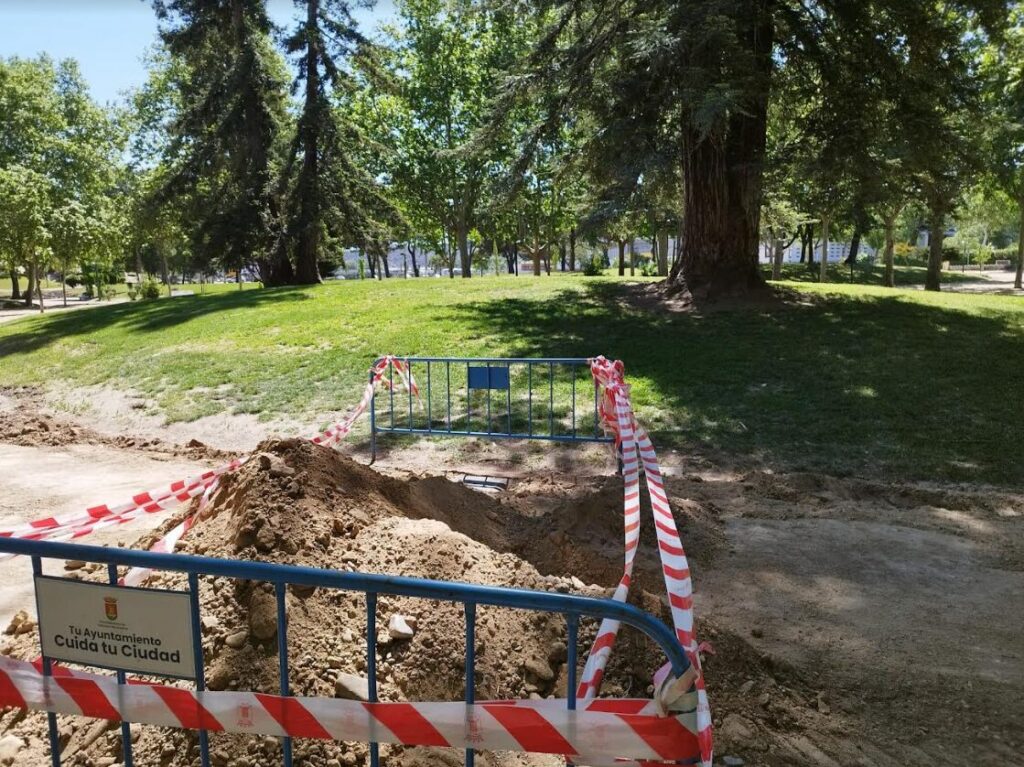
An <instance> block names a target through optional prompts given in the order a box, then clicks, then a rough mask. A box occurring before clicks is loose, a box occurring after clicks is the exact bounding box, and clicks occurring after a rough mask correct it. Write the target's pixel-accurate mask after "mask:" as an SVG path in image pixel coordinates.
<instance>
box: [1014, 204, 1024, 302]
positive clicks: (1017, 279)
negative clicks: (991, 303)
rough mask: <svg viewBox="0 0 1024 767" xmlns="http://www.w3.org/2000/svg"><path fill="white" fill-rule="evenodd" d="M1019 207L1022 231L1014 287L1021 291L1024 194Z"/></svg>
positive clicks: (1023, 256) (1023, 268)
mask: <svg viewBox="0 0 1024 767" xmlns="http://www.w3.org/2000/svg"><path fill="white" fill-rule="evenodd" d="M1017 206H1018V208H1019V209H1020V229H1019V230H1018V234H1017V274H1016V276H1015V277H1014V278H1013V287H1015V288H1016V289H1017V290H1020V289H1021V288H1022V284H1021V278H1022V277H1024V194H1022V195H1021V197H1020V199H1019V200H1018V201H1017Z"/></svg>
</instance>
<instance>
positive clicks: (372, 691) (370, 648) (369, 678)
mask: <svg viewBox="0 0 1024 767" xmlns="http://www.w3.org/2000/svg"><path fill="white" fill-rule="evenodd" d="M366 687H367V692H368V695H367V696H366V697H367V698H369V699H370V703H376V702H377V595H376V594H375V593H374V592H372V591H368V592H367V593H366ZM373 726H374V725H372V724H371V728H372V727H373ZM370 734H371V738H370V767H379V765H380V746H379V745H378V743H377V739H376V738H375V737H372V735H373V730H372V729H371V730H370Z"/></svg>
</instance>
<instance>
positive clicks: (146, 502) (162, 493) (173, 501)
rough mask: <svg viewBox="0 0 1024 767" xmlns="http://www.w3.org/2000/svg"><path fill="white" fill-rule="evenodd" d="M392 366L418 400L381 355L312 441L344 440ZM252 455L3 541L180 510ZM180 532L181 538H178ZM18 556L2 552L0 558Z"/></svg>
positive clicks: (411, 383) (391, 360) (79, 533)
mask: <svg viewBox="0 0 1024 767" xmlns="http://www.w3.org/2000/svg"><path fill="white" fill-rule="evenodd" d="M389 366H393V367H394V369H395V370H396V371H398V374H399V379H400V382H401V383H402V384H403V385H404V386H405V387H406V388H408V389H409V390H410V391H412V392H413V393H414V394H416V396H417V397H419V389H418V387H417V386H416V382H415V380H414V379H413V377H412V375H411V371H410V370H409V366H408V365H407V364H406V363H404V362H403V361H402V360H400V359H398V358H397V357H394V356H387V357H382V358H381V359H380V360H378V361H377V363H376V364H375V365H374V366H373V368H372V373H373V378H372V381H371V382H370V383H368V384H367V385H366V387H365V389H364V392H363V397H362V399H361V400H360V402H359V403H358V405H357V406H356V407H355V408H354V409H353V411H352V412H351V413H349V414H348V415H347V416H346V417H345V418H344V419H342V420H341V421H339V422H338V423H336V424H333V425H332V426H330V427H328V428H327V429H325V430H324V431H323V432H321V433H320V434H318V435H316V436H314V437H312V438H311V441H312V442H314V443H315V444H318V445H325V446H333V445H336V444H337V443H338V442H340V441H341V440H342V439H343V438H344V437H346V436H347V435H348V433H349V432H350V431H351V429H352V425H353V424H354V423H355V421H356V420H357V419H358V418H359V416H360V415H362V414H363V413H364V412H365V411H366V408H367V407H368V406H369V404H370V402H371V401H372V397H373V392H374V389H375V387H376V386H377V385H381V384H382V385H384V386H390V381H389V380H386V379H385V378H384V375H385V373H386V372H387V369H388V367H389ZM250 457H251V456H245V457H242V458H238V459H235V460H233V461H229V462H228V463H226V464H224V465H223V466H218V467H217V468H215V469H211V470H210V471H206V472H203V473H202V474H199V475H197V476H194V477H189V478H186V479H182V480H178V481H176V482H172V483H170V484H168V485H165V486H163V487H160V488H156V489H153V490H148V491H145V492H142V493H138V494H136V495H134V496H132V498H131V499H130V500H128V501H124V502H122V503H118V504H114V505H108V504H100V505H98V506H92V507H89V508H87V509H86V510H85V511H82V512H74V513H72V514H66V515H63V516H52V517H45V518H43V519H37V520H33V521H32V522H28V523H25V524H21V525H16V526H14V527H10V528H7V529H2V530H0V537H14V538H27V539H30V540H69V539H76V538H81V537H84V536H86V535H89V534H91V533H93V532H95V531H96V530H101V529H103V528H106V527H112V526H115V525H122V524H125V523H128V522H132V521H134V520H135V519H138V518H139V517H140V516H142V515H143V514H153V513H158V512H162V511H167V510H169V509H173V508H176V507H177V506H180V505H181V504H182V503H185V502H187V501H190V500H192V499H193V498H195V497H197V496H199V495H202V494H203V493H206V492H207V491H209V490H210V489H211V488H212V487H215V485H216V481H217V479H218V478H219V477H220V476H222V475H223V474H226V473H227V472H230V471H234V470H235V469H237V468H239V467H240V466H242V465H243V464H244V463H245V462H246V461H248V460H249V458H250ZM190 527H191V524H189V523H182V525H179V528H176V529H175V531H172V533H171V534H169V535H168V536H166V537H165V538H164V539H161V541H158V545H159V544H160V543H161V542H165V543H169V544H171V545H170V547H169V548H167V549H165V550H167V551H171V550H173V544H176V543H177V542H178V540H180V539H181V537H182V535H184V534H185V533H186V532H187V531H188V529H189V528H190ZM175 533H177V535H175ZM11 556H15V555H12V554H2V555H0V559H4V558H8V557H11Z"/></svg>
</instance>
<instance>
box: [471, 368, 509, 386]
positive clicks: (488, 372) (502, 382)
mask: <svg viewBox="0 0 1024 767" xmlns="http://www.w3.org/2000/svg"><path fill="white" fill-rule="evenodd" d="M469 388H470V389H507V388H508V368H492V367H486V368H483V367H472V366H470V368H469Z"/></svg>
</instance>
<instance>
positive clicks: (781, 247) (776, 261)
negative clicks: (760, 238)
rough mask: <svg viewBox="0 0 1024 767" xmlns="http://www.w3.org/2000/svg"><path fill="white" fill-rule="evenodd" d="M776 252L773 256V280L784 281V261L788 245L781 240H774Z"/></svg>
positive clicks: (773, 244)
mask: <svg viewBox="0 0 1024 767" xmlns="http://www.w3.org/2000/svg"><path fill="white" fill-rule="evenodd" d="M772 246H773V247H774V252H773V255H772V279H773V280H776V281H778V280H781V279H782V259H783V258H784V257H785V255H786V243H785V242H783V241H782V239H781V238H778V239H774V240H772Z"/></svg>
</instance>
